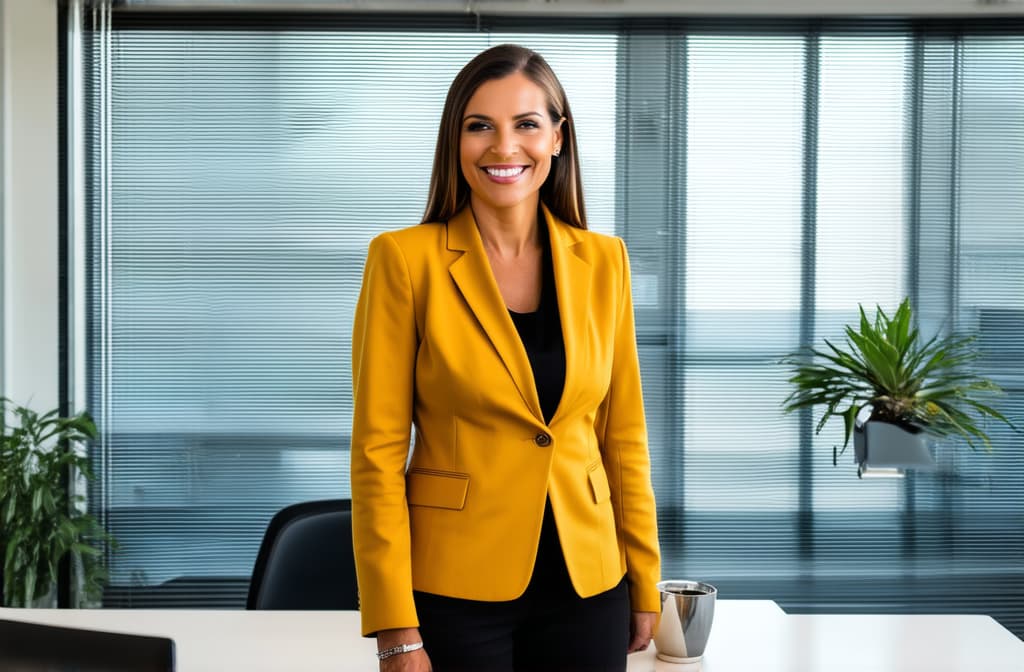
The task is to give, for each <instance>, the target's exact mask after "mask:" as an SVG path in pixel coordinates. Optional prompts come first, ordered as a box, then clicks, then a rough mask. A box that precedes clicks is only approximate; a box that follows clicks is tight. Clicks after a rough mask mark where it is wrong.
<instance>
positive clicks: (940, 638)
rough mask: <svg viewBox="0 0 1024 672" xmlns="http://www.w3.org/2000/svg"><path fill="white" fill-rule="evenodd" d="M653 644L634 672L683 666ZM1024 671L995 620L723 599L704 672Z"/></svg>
mask: <svg viewBox="0 0 1024 672" xmlns="http://www.w3.org/2000/svg"><path fill="white" fill-rule="evenodd" d="M0 618H2V619H9V620H21V621H34V622H37V623H51V624H55V625H67V626H71V627H83V628H94V629H99V630H112V631H118V632H129V633H136V634H146V635H161V636H165V637H171V638H173V639H174V640H175V644H176V648H177V655H178V669H179V670H180V672H206V671H210V672H214V671H216V672H228V671H231V670H246V671H251V672H261V671H266V672H271V671H272V672H281V671H282V670H288V671H289V672H321V671H323V672H328V671H329V672H367V671H368V670H369V671H372V670H375V669H377V668H376V661H375V660H374V657H373V654H374V652H375V651H376V643H375V642H374V641H373V640H370V639H365V638H363V637H360V636H359V614H358V613H356V612H339V611H308V612H288V611H212V610H210V611H207V610H148V609H124V610H122V609H98V610H49V609H0ZM681 669H687V670H688V672H689V669H692V668H682V667H681V666H679V665H672V664H670V663H665V662H662V661H659V660H656V659H655V656H654V651H653V647H652V649H651V650H648V651H646V652H644V653H639V654H633V655H631V656H630V657H629V671H630V672H679V671H680V670H681ZM846 670H850V671H852V670H857V672H967V671H970V672H1024V642H1022V641H1021V640H1019V639H1017V638H1016V637H1014V636H1013V634H1011V633H1010V632H1009V631H1008V630H1006V629H1005V628H1003V627H1002V626H1000V625H999V624H998V623H996V622H995V621H994V620H993V619H991V618H989V617H988V616H837V615H817V616H798V615H792V616H791V615H786V614H785V613H783V612H782V610H781V609H779V608H778V606H776V605H775V603H774V602H770V601H744V600H720V601H719V602H718V604H717V605H716V608H715V623H714V627H713V629H712V631H711V639H710V641H709V643H708V648H707V652H706V653H705V655H704V664H703V672H835V671H839V672H844V671H846Z"/></svg>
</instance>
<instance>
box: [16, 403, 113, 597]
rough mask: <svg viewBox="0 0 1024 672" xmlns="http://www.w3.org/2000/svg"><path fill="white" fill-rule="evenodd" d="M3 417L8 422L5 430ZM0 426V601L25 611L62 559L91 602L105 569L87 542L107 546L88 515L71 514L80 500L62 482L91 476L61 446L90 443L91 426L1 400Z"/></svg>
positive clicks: (83, 417)
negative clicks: (0, 585) (11, 420)
mask: <svg viewBox="0 0 1024 672" xmlns="http://www.w3.org/2000/svg"><path fill="white" fill-rule="evenodd" d="M8 412H10V414H11V416H13V418H14V419H15V420H16V422H15V423H13V424H11V425H8V423H7V417H8V416H7V413H8ZM0 427H2V430H3V431H2V434H0V552H2V553H3V555H2V556H0V557H2V559H3V565H2V572H0V573H2V574H3V590H2V594H3V604H4V605H5V606H11V607H24V606H30V605H32V604H33V603H34V602H36V601H38V600H39V599H40V598H42V597H43V596H46V595H47V594H50V593H52V591H53V589H54V587H55V585H56V581H57V568H58V566H59V564H60V563H61V561H63V560H64V558H65V557H70V558H71V560H72V563H73V565H74V566H75V567H76V568H77V569H78V572H79V580H80V582H81V584H80V586H81V591H82V594H83V595H84V596H85V597H90V598H95V597H96V596H98V595H99V594H100V593H101V591H102V587H103V581H104V580H105V578H106V572H105V569H104V567H103V564H102V560H101V556H102V553H101V551H100V550H99V549H97V548H96V547H95V546H94V545H93V544H95V543H99V542H111V543H112V544H115V542H114V540H113V538H112V537H111V536H110V535H109V534H107V532H106V531H105V530H104V529H103V527H102V526H100V525H99V523H97V521H96V520H95V519H94V518H93V517H92V516H90V515H88V514H85V513H82V512H81V511H79V510H78V508H77V506H76V505H77V504H79V503H80V502H82V501H83V499H84V498H83V497H82V496H81V495H76V496H72V495H71V494H70V493H69V492H68V488H67V487H66V484H67V483H68V482H69V480H70V479H71V478H73V474H74V472H75V471H77V472H78V473H80V474H82V475H83V476H84V477H85V478H86V479H88V480H91V479H92V473H91V472H90V470H89V464H88V460H87V459H86V457H84V456H82V455H79V454H78V453H76V452H75V450H73V448H71V447H69V444H70V443H73V442H84V441H88V440H91V439H95V438H96V425H95V424H93V421H92V419H91V418H90V417H89V415H88V414H86V413H80V414H78V415H75V416H73V417H70V418H62V417H60V414H59V413H58V411H56V410H54V411H50V412H49V413H46V414H44V415H39V414H37V413H35V412H34V411H32V410H30V409H28V408H25V407H22V406H18V405H15V404H13V403H12V402H11V401H10V400H9V399H6V398H4V399H0ZM115 545H116V544H115Z"/></svg>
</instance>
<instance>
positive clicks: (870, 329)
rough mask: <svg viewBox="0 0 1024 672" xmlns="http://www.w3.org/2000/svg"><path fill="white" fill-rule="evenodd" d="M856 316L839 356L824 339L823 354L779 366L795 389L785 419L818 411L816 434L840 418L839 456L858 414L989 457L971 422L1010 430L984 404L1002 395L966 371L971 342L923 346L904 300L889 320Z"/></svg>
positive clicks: (800, 355) (958, 339)
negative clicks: (954, 439) (959, 442)
mask: <svg viewBox="0 0 1024 672" xmlns="http://www.w3.org/2000/svg"><path fill="white" fill-rule="evenodd" d="M859 309H860V319H859V321H858V325H857V328H856V329H855V328H854V327H852V326H847V327H846V328H845V330H844V333H845V336H846V338H845V346H846V347H845V348H843V347H840V346H837V345H835V344H833V343H831V342H830V341H828V340H827V339H826V340H825V345H826V347H827V351H823V350H818V349H815V348H806V349H804V350H802V351H800V352H797V353H794V354H791V355H789V356H788V357H786V358H785V359H784V360H783V363H784V364H787V365H789V366H792V367H793V374H792V377H790V379H789V382H790V383H792V384H793V385H794V386H795V388H796V389H794V390H793V392H792V393H791V394H790V395H789V396H788V397H787V398H786V400H785V401H784V402H783V406H784V409H785V410H786V411H787V412H792V411H795V410H797V409H801V408H809V407H814V406H824V407H825V412H824V414H823V415H822V417H821V419H820V420H819V421H818V423H817V425H816V427H815V433H820V432H821V430H822V429H823V428H824V426H825V424H826V423H827V422H828V420H829V419H830V418H832V417H834V416H839V417H841V418H843V424H844V432H845V439H844V441H843V447H844V448H845V447H846V445H847V444H848V443H849V441H850V436H851V435H852V434H853V429H854V422H855V419H856V417H857V414H858V413H859V412H860V410H861V409H862V408H864V407H865V406H868V407H870V408H871V417H872V418H873V419H878V420H885V421H888V422H893V423H896V424H902V425H918V426H921V427H923V428H925V429H927V430H928V431H931V432H932V433H934V434H937V435H940V436H948V435H957V436H960V437H962V438H964V439H965V440H966V441H967V443H968V445H970V446H971V447H972V448H975V447H976V444H977V442H980V443H982V444H983V445H984V446H985V448H986V449H991V441H990V439H989V437H988V435H987V434H986V433H985V432H984V431H982V430H981V429H980V428H979V427H978V424H977V423H978V419H984V418H985V417H988V418H992V419H995V420H998V421H1001V422H1003V423H1005V424H1007V425H1008V426H1010V427H1011V428H1013V429H1016V427H1014V425H1013V424H1012V423H1011V422H1010V421H1009V420H1008V419H1007V418H1006V417H1005V416H1003V415H1002V414H1001V413H999V412H998V411H996V410H995V409H994V408H992V407H991V406H989V405H988V404H986V403H984V400H985V398H987V397H989V396H993V395H996V394H1000V393H1001V392H1002V390H1001V389H1000V388H999V386H998V385H996V384H995V383H994V382H992V381H991V380H988V379H986V378H982V377H980V376H977V375H976V374H974V373H972V372H971V371H970V365H971V364H972V363H974V362H975V360H977V359H978V357H979V356H980V353H978V351H977V350H975V349H974V347H973V343H974V337H972V336H966V337H965V336H949V337H946V338H940V337H939V336H935V337H933V338H931V339H929V340H928V341H926V342H925V343H923V344H922V343H921V342H920V334H919V332H918V330H917V328H915V327H912V324H913V315H912V312H911V309H910V300H909V299H904V300H903V302H902V303H900V305H899V307H898V308H897V309H896V312H895V313H893V315H892V317H890V316H889V315H887V314H886V313H885V311H884V310H882V308H881V307H880V306H877V307H876V310H875V316H874V319H873V320H872V319H869V317H868V315H867V313H865V311H864V308H863V306H860V307H859Z"/></svg>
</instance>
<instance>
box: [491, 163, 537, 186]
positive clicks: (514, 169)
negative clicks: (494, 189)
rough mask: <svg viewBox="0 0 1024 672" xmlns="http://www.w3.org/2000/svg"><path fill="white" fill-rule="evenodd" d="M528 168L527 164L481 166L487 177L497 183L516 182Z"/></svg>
mask: <svg viewBox="0 0 1024 672" xmlns="http://www.w3.org/2000/svg"><path fill="white" fill-rule="evenodd" d="M528 169H529V166H487V167H486V168H481V170H482V171H483V173H484V174H485V175H486V176H487V178H488V179H489V180H490V181H491V182H495V183H497V184H512V183H513V182H517V181H518V180H519V179H520V178H521V177H522V176H523V175H524V174H526V171H527V170H528Z"/></svg>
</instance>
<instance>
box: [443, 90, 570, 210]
mask: <svg viewBox="0 0 1024 672" xmlns="http://www.w3.org/2000/svg"><path fill="white" fill-rule="evenodd" d="M561 126H562V124H561V121H557V122H555V121H552V119H551V117H550V115H549V114H548V101H547V96H545V94H544V91H543V90H542V89H541V88H540V87H539V86H537V85H536V84H534V83H533V82H532V81H530V80H529V78H527V77H526V76H525V75H523V74H522V73H521V72H517V73H514V74H511V75H509V76H507V77H503V78H502V79H492V80H489V81H487V82H484V83H483V84H481V85H480V88H478V89H477V90H476V92H474V93H473V97H472V98H470V99H469V103H467V105H466V112H465V114H464V115H463V117H462V132H461V134H460V140H459V162H460V164H461V167H462V175H463V176H464V177H465V178H466V182H468V183H469V188H470V190H471V191H472V199H471V200H472V202H473V203H474V205H475V206H477V207H479V206H481V205H482V206H485V207H486V206H489V207H491V208H493V209H496V210H504V209H507V208H512V207H515V206H517V205H520V204H523V203H527V204H528V205H530V206H531V207H534V208H536V202H537V198H538V193H539V192H540V188H541V185H543V184H544V180H546V179H547V177H548V172H550V170H551V155H552V154H553V153H554V152H555V149H556V148H561V145H562V128H561Z"/></svg>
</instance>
